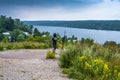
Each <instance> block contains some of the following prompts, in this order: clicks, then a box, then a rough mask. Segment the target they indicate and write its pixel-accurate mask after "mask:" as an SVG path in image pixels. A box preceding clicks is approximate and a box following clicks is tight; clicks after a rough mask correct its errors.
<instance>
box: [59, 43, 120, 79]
mask: <svg viewBox="0 0 120 80" xmlns="http://www.w3.org/2000/svg"><path fill="white" fill-rule="evenodd" d="M116 55H119V53H111V51H110V50H109V49H108V48H106V47H103V46H101V45H98V44H93V45H91V46H90V45H89V44H88V45H87V44H81V43H77V44H75V45H74V46H72V47H68V48H67V50H66V51H64V52H62V53H61V54H60V58H59V65H60V67H62V68H63V73H66V74H67V75H68V77H71V78H75V79H77V80H119V79H120V63H119V62H120V58H119V57H120V55H119V57H116Z"/></svg>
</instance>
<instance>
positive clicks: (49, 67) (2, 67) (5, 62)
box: [0, 49, 70, 80]
mask: <svg viewBox="0 0 120 80" xmlns="http://www.w3.org/2000/svg"><path fill="white" fill-rule="evenodd" d="M47 51H48V50H24V49H23V50H10V51H4V52H0V80H70V79H68V78H66V77H65V75H63V74H62V73H61V70H60V67H59V66H58V57H59V55H58V54H57V55H56V56H57V58H56V59H46V53H47ZM59 52H60V51H59V50H57V53H59Z"/></svg>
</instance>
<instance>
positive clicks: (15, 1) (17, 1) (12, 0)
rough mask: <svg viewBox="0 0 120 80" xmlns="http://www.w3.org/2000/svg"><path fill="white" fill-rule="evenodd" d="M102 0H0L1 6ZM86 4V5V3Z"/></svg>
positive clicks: (51, 4) (89, 2)
mask: <svg viewBox="0 0 120 80" xmlns="http://www.w3.org/2000/svg"><path fill="white" fill-rule="evenodd" d="M101 1H103V0H0V5H2V6H16V5H17V6H42V7H48V6H52V7H53V6H75V5H81V6H83V5H86V4H95V3H98V2H101ZM86 6H87V5H86Z"/></svg>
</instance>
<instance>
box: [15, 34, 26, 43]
mask: <svg viewBox="0 0 120 80" xmlns="http://www.w3.org/2000/svg"><path fill="white" fill-rule="evenodd" d="M17 41H19V42H20V41H25V35H24V34H19V35H18V36H17Z"/></svg>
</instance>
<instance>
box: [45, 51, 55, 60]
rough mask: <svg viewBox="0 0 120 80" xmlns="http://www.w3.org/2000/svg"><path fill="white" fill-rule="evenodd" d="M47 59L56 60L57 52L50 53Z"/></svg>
mask: <svg viewBox="0 0 120 80" xmlns="http://www.w3.org/2000/svg"><path fill="white" fill-rule="evenodd" d="M46 58H47V59H54V58H55V52H52V51H48V52H47V55H46Z"/></svg>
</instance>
